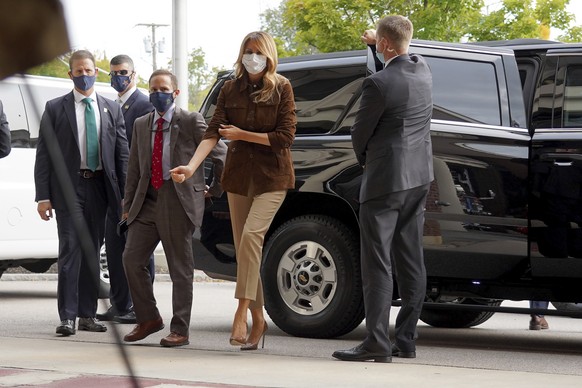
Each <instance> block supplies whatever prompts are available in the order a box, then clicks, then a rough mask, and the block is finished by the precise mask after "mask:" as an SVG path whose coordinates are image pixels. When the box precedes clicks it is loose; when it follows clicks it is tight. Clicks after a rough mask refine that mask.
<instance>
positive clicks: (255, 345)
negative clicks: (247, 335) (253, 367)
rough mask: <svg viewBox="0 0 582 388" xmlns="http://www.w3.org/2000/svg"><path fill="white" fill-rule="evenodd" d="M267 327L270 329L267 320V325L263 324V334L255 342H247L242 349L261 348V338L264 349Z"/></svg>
mask: <svg viewBox="0 0 582 388" xmlns="http://www.w3.org/2000/svg"><path fill="white" fill-rule="evenodd" d="M267 329H269V326H267V322H265V325H264V326H263V332H262V333H261V336H260V337H259V339H258V340H257V342H255V343H249V342H247V343H246V344H245V345H243V346H241V347H240V350H257V349H258V348H259V342H261V339H262V343H261V349H264V348H265V337H266V334H267Z"/></svg>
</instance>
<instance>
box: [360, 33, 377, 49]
mask: <svg viewBox="0 0 582 388" xmlns="http://www.w3.org/2000/svg"><path fill="white" fill-rule="evenodd" d="M360 38H361V39H362V42H364V43H365V44H367V45H372V44H376V30H366V31H364V35H362V36H361V37H360Z"/></svg>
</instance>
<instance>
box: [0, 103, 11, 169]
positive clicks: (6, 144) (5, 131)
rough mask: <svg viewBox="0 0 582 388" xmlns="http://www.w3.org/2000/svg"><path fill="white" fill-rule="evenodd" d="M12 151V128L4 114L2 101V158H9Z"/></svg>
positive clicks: (0, 149)
mask: <svg viewBox="0 0 582 388" xmlns="http://www.w3.org/2000/svg"><path fill="white" fill-rule="evenodd" d="M11 149H12V145H11V137H10V127H9V126H8V121H7V120H6V115H5V114H4V106H3V105H2V101H0V158H3V157H5V156H8V154H9V153H10V150H11Z"/></svg>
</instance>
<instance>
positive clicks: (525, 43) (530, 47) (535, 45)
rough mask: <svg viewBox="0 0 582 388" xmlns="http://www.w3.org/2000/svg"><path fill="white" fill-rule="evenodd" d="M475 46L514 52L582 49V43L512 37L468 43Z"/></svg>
mask: <svg viewBox="0 0 582 388" xmlns="http://www.w3.org/2000/svg"><path fill="white" fill-rule="evenodd" d="M467 44H470V45H474V46H480V47H483V46H486V47H503V48H507V49H510V50H513V51H514V52H520V51H548V50H553V49H560V50H576V49H577V50H582V43H564V42H558V41H554V40H544V39H510V40H491V41H484V42H473V43H467Z"/></svg>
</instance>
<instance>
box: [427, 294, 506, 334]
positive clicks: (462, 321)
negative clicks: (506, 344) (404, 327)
mask: <svg viewBox="0 0 582 388" xmlns="http://www.w3.org/2000/svg"><path fill="white" fill-rule="evenodd" d="M501 302H502V301H501V300H497V299H474V298H454V299H451V300H448V301H446V302H443V303H449V304H457V305H459V304H460V305H483V306H500V305H501ZM493 314H495V313H494V312H492V311H467V310H455V308H454V307H453V308H451V309H450V310H448V309H430V308H423V309H422V313H421V314H420V320H421V321H423V322H424V323H426V324H427V325H431V326H434V327H447V328H454V329H460V328H467V327H473V326H478V325H480V324H482V323H483V322H485V321H486V320H488V319H489V318H491V317H492V316H493Z"/></svg>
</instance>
